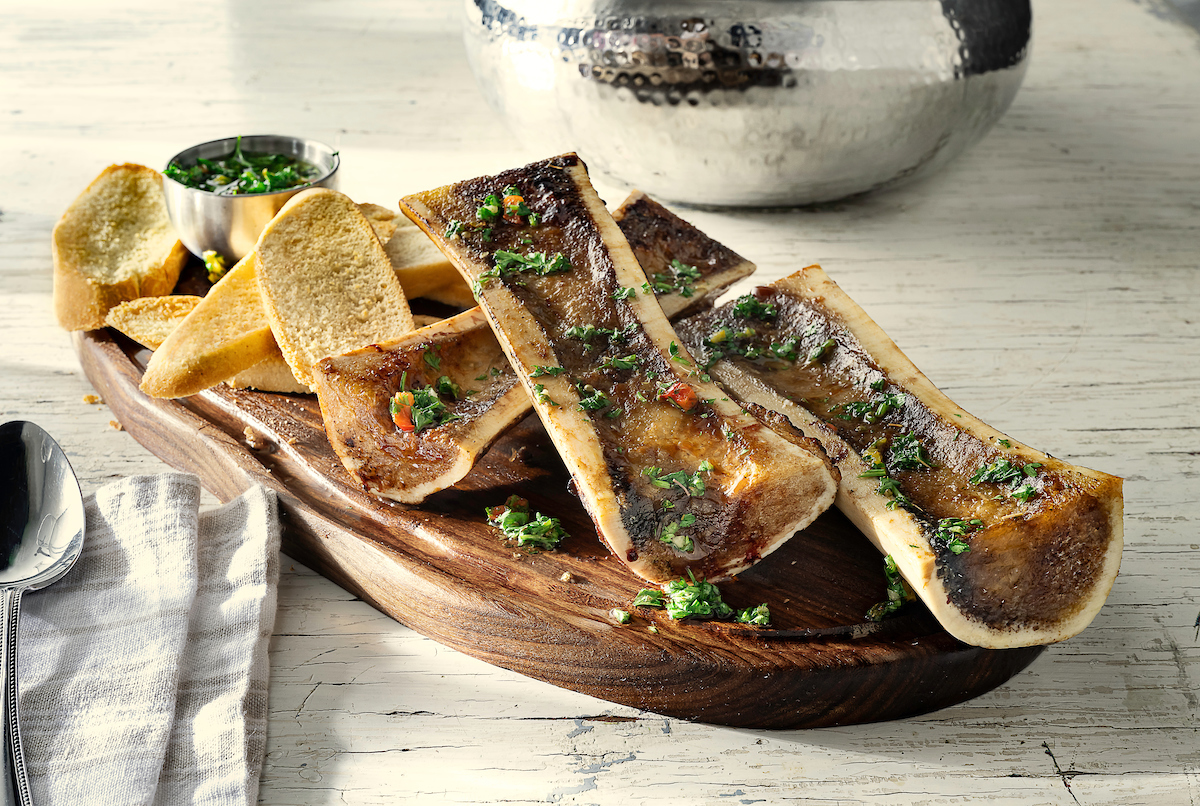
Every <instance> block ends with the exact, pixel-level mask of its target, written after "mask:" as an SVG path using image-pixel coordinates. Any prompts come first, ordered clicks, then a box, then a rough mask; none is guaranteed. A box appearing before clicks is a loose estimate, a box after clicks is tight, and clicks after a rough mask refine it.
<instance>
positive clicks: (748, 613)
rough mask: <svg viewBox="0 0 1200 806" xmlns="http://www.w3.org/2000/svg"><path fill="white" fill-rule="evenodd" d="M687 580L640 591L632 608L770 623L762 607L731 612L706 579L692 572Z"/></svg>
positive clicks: (680, 615)
mask: <svg viewBox="0 0 1200 806" xmlns="http://www.w3.org/2000/svg"><path fill="white" fill-rule="evenodd" d="M687 573H688V575H687V579H683V578H680V579H677V580H675V581H673V582H668V583H667V584H666V586H665V591H660V590H655V589H653V588H644V589H643V590H641V591H640V592H639V593H638V595H637V596H635V597H634V599H633V605H632V606H634V607H662V608H666V611H667V615H668V616H670V617H671V618H673V619H685V618H700V619H734V620H736V621H739V622H741V623H742V624H753V625H757V626H762V627H765V626H767V625H768V624H769V623H770V620H771V611H770V610H769V609H768V608H767V606H766V605H765V604H760V605H758V606H757V607H748V608H746V609H744V610H740V611H736V612H735V611H734V609H733V608H732V607H730V606H729V605H727V604H725V600H724V599H722V598H721V591H720V590H718V589H717V586H716V585H714V584H712V583H711V582H708V581H706V580H699V581H697V580H696V575H695V574H693V573H692V569H690V568H689V569H688V572H687Z"/></svg>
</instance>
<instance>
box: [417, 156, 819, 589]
mask: <svg viewBox="0 0 1200 806" xmlns="http://www.w3.org/2000/svg"><path fill="white" fill-rule="evenodd" d="M510 186H516V187H517V188H518V189H519V190H520V191H521V195H522V196H523V197H524V200H525V203H526V204H527V205H528V207H529V208H530V209H531V210H532V211H533V213H534V214H535V215H536V216H537V218H538V219H539V221H538V222H537V224H536V226H531V225H530V224H529V223H528V220H527V219H525V218H522V217H515V216H514V219H515V220H498V221H496V222H495V223H494V224H493V226H492V227H491V228H490V232H489V233H488V237H487V238H484V237H482V236H481V234H480V233H479V231H478V230H470V231H467V232H462V228H461V227H459V228H456V227H455V226H454V222H460V223H461V222H474V221H475V220H476V214H477V211H478V210H479V208H480V206H481V204H483V203H484V201H485V200H486V198H487V197H488V196H490V195H493V194H495V195H500V194H502V193H503V192H504V190H505V189H506V188H508V187H510ZM401 206H402V208H403V209H404V211H405V213H406V214H408V215H409V217H410V218H412V219H413V220H414V221H416V222H417V224H418V225H419V226H421V227H422V228H423V229H424V230H425V231H426V232H427V233H428V234H429V235H430V237H432V238H433V239H434V241H435V242H436V243H438V244H439V246H441V247H442V249H443V251H445V252H446V254H447V255H448V256H449V257H450V258H451V260H452V261H453V262H454V264H455V266H456V267H457V268H458V270H459V271H460V272H461V273H462V274H463V276H464V278H465V279H466V280H467V281H468V282H469V283H471V284H472V286H473V287H474V288H475V289H476V294H477V297H478V298H479V301H480V304H481V307H482V308H483V310H484V312H485V313H486V315H487V317H488V320H489V321H490V322H491V325H492V328H493V330H494V331H495V332H496V334H497V337H498V339H499V341H500V343H501V346H502V347H503V348H504V351H505V353H506V354H507V356H508V358H509V361H510V362H511V363H512V365H513V367H514V369H515V370H516V372H517V374H518V376H519V377H520V379H521V382H522V383H523V384H524V385H525V387H526V389H527V390H528V392H529V394H530V396H531V397H532V398H533V399H534V401H535V403H534V410H535V411H536V412H537V414H538V416H539V417H540V418H541V420H542V422H543V424H544V425H545V427H546V430H547V432H548V434H549V435H550V437H551V439H552V440H553V441H554V443H555V446H556V448H557V449H558V452H559V454H560V455H561V456H562V457H563V460H564V463H565V464H566V466H567V468H568V470H569V471H570V473H571V477H572V482H573V484H574V486H575V488H576V491H577V492H578V494H579V497H580V499H581V501H582V502H583V505H584V507H585V508H586V509H587V511H588V514H589V515H590V516H591V518H592V520H593V521H594V522H595V524H596V527H597V531H598V533H599V534H600V536H601V537H602V538H603V539H604V541H605V542H606V543H607V544H608V546H609V548H610V549H612V551H613V553H614V554H615V555H616V556H617V557H618V558H619V559H621V560H622V561H623V562H625V563H626V564H627V565H628V566H629V567H630V569H631V570H633V571H634V572H635V573H637V574H638V575H639V576H642V577H643V578H645V579H648V580H651V581H655V582H662V581H666V580H670V579H673V578H676V577H679V576H680V575H681V574H683V573H684V572H685V571H686V570H688V569H691V570H692V571H694V572H695V573H696V574H697V575H703V576H705V577H707V578H709V579H714V580H717V579H722V578H725V577H728V576H730V575H732V574H736V573H737V572H739V571H741V570H744V569H745V568H748V567H750V566H751V565H753V564H754V563H755V562H757V561H758V560H759V559H761V558H762V557H764V556H766V555H767V554H769V553H770V552H771V551H773V550H774V549H775V548H777V547H778V546H779V545H781V544H782V543H783V542H784V541H786V540H787V539H788V538H790V537H791V536H792V534H793V533H794V532H795V531H796V530H797V529H800V528H803V527H804V526H806V525H807V524H809V523H810V522H811V521H812V520H813V519H814V518H815V517H816V516H817V515H818V514H819V513H820V512H821V511H822V510H824V509H825V508H826V507H827V506H828V505H829V504H830V503H831V502H832V500H833V497H834V495H835V493H836V488H837V483H836V480H835V478H834V473H833V471H832V468H831V467H830V465H829V460H828V458H827V457H826V456H824V453H823V452H822V451H821V450H820V448H819V446H818V445H817V443H815V442H813V441H812V440H808V439H805V438H802V437H800V436H799V435H798V434H796V433H794V432H790V431H789V430H788V429H786V428H783V427H780V426H779V425H777V424H775V425H772V426H768V425H767V424H764V422H763V421H762V420H759V419H757V418H755V417H752V416H750V415H749V414H747V413H746V412H744V411H743V410H742V407H741V406H740V405H738V404H736V403H734V402H732V401H731V400H729V399H728V397H727V396H726V395H725V393H724V392H723V391H722V390H721V389H720V388H719V387H717V386H716V385H714V384H713V383H711V382H709V381H706V380H705V379H704V378H703V377H702V375H701V373H700V372H699V371H698V370H697V368H696V366H695V364H694V362H693V361H692V359H691V357H690V356H689V355H688V353H687V350H686V349H685V348H683V347H682V346H681V344H680V342H679V339H678V337H677V336H676V335H675V333H674V331H673V330H672V329H671V326H670V324H669V323H668V321H667V319H666V316H665V315H664V314H663V311H662V308H661V307H659V304H658V302H657V301H656V299H655V298H654V295H653V293H652V292H651V291H650V287H649V286H648V285H647V284H648V282H649V281H648V279H647V277H646V275H645V274H644V273H643V271H642V269H641V268H640V266H639V265H638V263H637V260H636V259H635V258H634V255H633V253H632V251H631V250H630V248H629V244H628V242H627V241H626V239H625V237H624V236H623V235H622V234H621V231H620V230H619V229H618V227H617V225H616V223H615V222H614V221H613V219H612V217H611V216H610V215H609V213H608V211H607V210H605V208H604V204H603V202H601V201H600V199H599V197H598V196H597V195H596V193H595V190H593V189H592V187H591V183H590V182H589V181H588V178H587V172H586V169H585V168H584V166H583V163H582V162H581V161H580V160H579V158H578V157H577V156H575V155H573V154H568V155H564V156H561V157H556V158H553V159H550V160H545V161H542V162H538V163H533V164H532V165H528V166H526V167H524V168H521V169H517V170H513V171H507V172H505V173H502V174H500V175H498V176H492V177H481V178H478V179H473V180H469V181H466V182H461V183H458V184H455V185H452V186H448V187H444V188H439V189H437V190H433V191H429V192H426V193H420V194H416V195H414V196H409V197H406V198H404V199H402V200H401ZM456 232H459V233H461V234H457V235H456V234H454V233H456ZM448 233H450V234H449V235H448ZM500 251H503V252H508V253H515V254H517V255H520V256H522V260H523V261H525V262H532V263H535V264H541V265H545V266H550V267H552V268H557V270H555V271H553V272H549V273H540V272H539V271H537V270H524V271H522V270H519V268H513V267H509V268H508V269H504V266H503V260H502V258H503V256H502V255H498V252H500ZM538 255H540V256H541V257H540V258H538V257H537V256H538ZM559 256H561V258H560V257H559ZM567 267H569V268H567ZM587 328H594V329H596V330H595V331H588V330H587ZM630 362H632V364H633V366H632V367H631V366H629V363H630ZM672 400H677V401H683V405H682V407H680V406H677V405H675V403H673V402H671V401H672ZM674 473H681V474H683V476H684V477H686V478H688V479H693V480H696V481H695V483H691V484H685V483H674V482H670V483H665V484H656V483H655V482H656V480H658V481H661V480H662V479H663V477H664V476H665V475H667V474H674ZM676 478H680V477H676Z"/></svg>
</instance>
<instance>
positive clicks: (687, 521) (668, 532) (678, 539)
mask: <svg viewBox="0 0 1200 806" xmlns="http://www.w3.org/2000/svg"><path fill="white" fill-rule="evenodd" d="M695 525H696V516H695V515H693V514H692V513H690V512H687V513H684V514H683V515H682V516H680V518H679V520H677V521H671V522H670V523H668V524H667V525H666V526H664V527H663V530H662V534H660V535H659V536H658V539H659V541H660V542H662V543H666V544H667V545H668V546H674V547H675V548H677V549H679V550H680V551H692V550H693V549H695V547H696V544H695V543H694V542H693V541H692V538H691V537H690V536H688V535H684V534H680V533H679V530H680V529H687V528H689V527H692V526H695Z"/></svg>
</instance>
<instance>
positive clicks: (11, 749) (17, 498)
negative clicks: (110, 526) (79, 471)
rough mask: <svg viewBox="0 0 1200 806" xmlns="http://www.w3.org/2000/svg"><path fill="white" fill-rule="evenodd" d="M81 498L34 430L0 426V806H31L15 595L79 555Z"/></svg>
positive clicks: (67, 470)
mask: <svg viewBox="0 0 1200 806" xmlns="http://www.w3.org/2000/svg"><path fill="white" fill-rule="evenodd" d="M83 523H84V517H83V496H82V494H81V493H80V492H79V482H78V480H76V478H75V473H74V471H72V470H71V465H70V463H69V462H67V457H66V454H64V453H63V451H62V448H60V447H58V443H56V442H55V441H54V440H53V439H51V437H50V435H49V434H47V433H46V432H45V431H43V430H42V429H41V428H39V427H38V426H36V425H34V424H33V423H29V422H24V421H21V420H14V421H12V422H8V423H4V424H3V425H0V622H2V624H3V628H4V634H3V642H2V644H0V662H2V663H3V667H2V673H3V677H4V679H3V681H2V684H0V718H2V719H3V722H4V741H3V748H2V750H3V753H2V755H0V762H2V763H3V776H4V783H3V784H2V785H0V805H2V806H15V805H16V804H20V806H30V804H32V803H33V801H32V799H31V798H30V796H29V780H28V778H27V777H26V773H25V756H24V754H23V753H22V751H21V728H20V725H19V724H18V716H19V715H18V713H17V626H18V622H19V620H20V617H21V594H22V593H24V592H25V591H27V590H38V589H39V588H44V587H46V586H47V585H49V584H51V583H52V582H56V581H57V580H59V579H60V578H62V576H63V575H64V574H66V573H67V571H69V570H71V566H72V565H74V564H75V560H77V559H79V552H80V551H82V550H83Z"/></svg>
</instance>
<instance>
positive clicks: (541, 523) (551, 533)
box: [485, 495, 568, 550]
mask: <svg viewBox="0 0 1200 806" xmlns="http://www.w3.org/2000/svg"><path fill="white" fill-rule="evenodd" d="M485 511H486V512H487V519H488V523H490V524H491V525H492V526H495V527H496V528H497V529H499V530H500V531H501V532H503V533H504V536H505V537H507V538H509V539H511V540H516V541H517V545H518V546H528V547H530V548H535V549H546V550H549V549H553V548H555V547H556V546H557V545H558V544H559V543H560V542H562V540H563V539H565V538H566V537H567V536H568V535H567V533H566V531H565V530H564V529H563V528H562V523H561V522H560V521H559V520H558V518H551V517H548V516H546V515H543V514H542V513H540V512H537V513H531V512H530V511H529V502H528V501H526V500H525V499H524V498H521V497H520V496H518V495H510V496H509V497H508V500H507V501H505V502H504V505H503V506H498V507H488V508H487V509H486V510H485Z"/></svg>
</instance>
